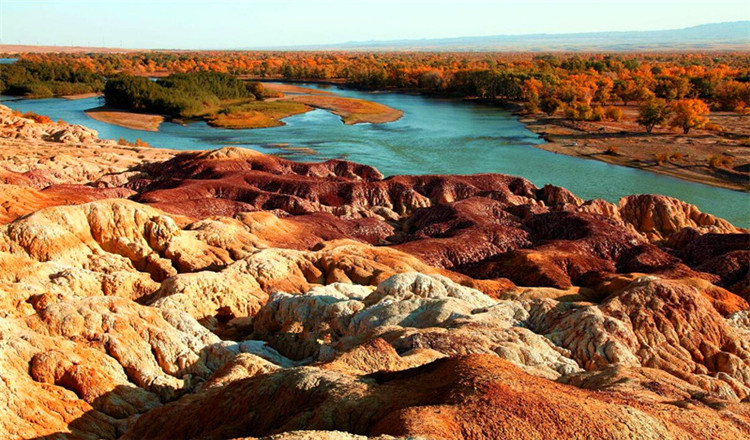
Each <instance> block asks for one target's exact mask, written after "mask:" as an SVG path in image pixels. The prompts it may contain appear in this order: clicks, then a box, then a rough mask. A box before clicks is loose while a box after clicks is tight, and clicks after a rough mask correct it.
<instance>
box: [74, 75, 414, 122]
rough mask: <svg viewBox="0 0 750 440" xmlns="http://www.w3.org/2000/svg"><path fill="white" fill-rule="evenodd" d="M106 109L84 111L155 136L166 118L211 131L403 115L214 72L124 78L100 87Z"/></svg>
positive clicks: (327, 94) (364, 102)
mask: <svg viewBox="0 0 750 440" xmlns="http://www.w3.org/2000/svg"><path fill="white" fill-rule="evenodd" d="M104 97H105V100H106V105H105V106H103V107H98V108H94V109H91V110H88V111H87V114H88V115H89V116H91V117H92V118H94V119H96V120H99V121H102V122H107V123H110V124H115V125H119V126H121V127H126V128H131V129H136V130H145V131H157V130H158V129H159V125H160V124H161V122H162V121H164V120H165V118H169V119H170V120H172V121H175V122H181V121H186V120H204V121H205V122H206V123H208V124H209V125H211V126H213V127H218V128H230V129H252V128H269V127H277V126H280V125H284V122H283V121H282V119H284V118H287V117H289V116H294V115H298V114H301V113H306V112H309V111H312V110H314V109H323V110H326V111H329V112H331V113H333V114H335V115H337V116H339V117H340V118H341V120H342V121H343V122H344V124H346V125H352V124H358V123H374V124H378V123H386V122H392V121H395V120H397V119H399V118H400V117H401V116H402V115H403V112H402V111H401V110H396V109H394V108H391V107H389V106H387V105H384V104H380V103H377V102H372V101H368V100H365V99H358V98H351V97H345V96H340V95H337V94H335V93H332V92H327V91H321V90H316V89H311V88H307V87H300V86H291V85H287V84H265V85H261V84H259V83H245V82H243V81H242V80H239V79H237V78H234V77H231V76H228V75H223V74H217V73H190V74H180V75H172V76H169V77H166V78H165V79H159V80H157V81H156V82H153V81H147V80H145V79H144V78H139V77H132V76H125V77H122V78H118V79H115V80H111V81H110V82H109V83H108V85H107V87H106V88H105V93H104Z"/></svg>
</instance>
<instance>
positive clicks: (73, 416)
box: [0, 107, 750, 440]
mask: <svg viewBox="0 0 750 440" xmlns="http://www.w3.org/2000/svg"><path fill="white" fill-rule="evenodd" d="M0 150H2V153H0V170H3V171H2V172H0V180H2V182H4V183H3V185H1V186H0V194H2V205H1V206H2V209H3V210H2V211H0V223H1V224H2V225H1V226H0V378H1V379H2V381H0V401H1V402H2V405H0V436H1V437H3V438H26V439H30V438H47V439H51V438H61V439H62V438H68V439H99V438H106V439H117V438H125V439H144V438H154V439H157V438H165V439H171V438H217V439H219V438H221V439H229V438H272V439H279V440H280V439H321V440H322V439H364V438H372V439H392V438H426V439H432V438H437V439H483V438H486V439H494V438H498V437H503V436H504V437H507V438H529V439H531V438H586V436H587V435H589V434H590V433H592V432H596V433H598V434H597V435H598V436H599V437H600V438H611V439H625V438H666V439H684V438H696V439H698V438H728V439H730V438H737V439H740V438H747V437H748V436H750V404H749V403H748V401H750V318H749V316H750V315H749V314H748V313H749V312H748V309H749V308H750V307H749V306H748V302H747V301H748V300H749V299H750V271H749V269H750V234H748V231H745V230H742V229H740V228H737V227H735V226H733V225H731V224H729V223H728V222H726V221H724V220H722V219H718V218H716V217H713V216H711V215H709V214H705V213H701V212H700V211H698V210H697V208H695V207H694V206H691V205H688V204H685V203H683V202H681V201H678V200H675V199H671V198H668V197H663V196H653V195H639V196H629V197H626V198H623V199H622V200H621V201H620V202H619V203H618V204H613V203H609V202H606V201H603V200H593V201H584V200H581V199H579V198H578V197H576V196H575V195H573V194H571V193H570V192H569V191H567V190H565V189H563V188H558V187H554V186H545V187H544V188H537V187H535V186H534V185H532V184H531V183H530V182H528V181H526V180H525V179H523V178H519V177H512V176H504V175H475V176H395V177H391V178H383V176H382V175H381V174H380V173H379V172H378V171H377V170H375V169H374V168H372V167H368V166H364V165H358V164H354V163H351V162H345V161H328V162H324V163H317V164H305V163H295V162H290V161H286V160H283V159H280V158H276V157H272V156H266V155H262V154H260V153H256V152H252V151H250V150H242V149H236V148H224V149H221V150H216V151H209V152H187V153H177V152H172V151H167V150H154V149H148V148H135V147H126V146H118V145H116V143H114V142H112V141H104V140H100V139H98V138H97V136H96V133H95V132H92V131H90V130H88V129H85V128H83V127H75V126H68V125H67V124H64V123H46V124H45V123H38V122H35V121H34V120H30V119H27V118H23V117H22V116H19V115H16V114H13V113H12V112H10V111H9V110H7V109H6V108H4V107H0Z"/></svg>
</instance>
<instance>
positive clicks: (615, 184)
mask: <svg viewBox="0 0 750 440" xmlns="http://www.w3.org/2000/svg"><path fill="white" fill-rule="evenodd" d="M305 85H306V86H308V87H313V88H326V89H327V90H330V91H333V92H336V93H338V94H340V95H343V96H349V97H354V98H363V99H367V100H371V101H376V102H380V103H383V104H385V105H388V106H391V107H393V108H396V109H399V110H402V111H403V112H404V115H403V117H402V118H401V119H399V120H398V121H395V122H391V123H387V124H358V125H354V126H347V125H344V124H343V123H342V122H341V121H340V119H339V118H338V116H335V115H333V114H331V113H329V112H327V111H324V110H314V111H311V112H308V113H305V114H301V115H296V116H292V117H289V118H287V119H285V120H284V122H286V125H285V126H282V127H274V128H265V129H255V130H227V129H218V128H212V127H209V126H208V125H206V124H205V123H203V122H198V123H191V124H188V125H184V126H183V125H178V124H173V123H164V124H162V127H161V130H160V131H159V132H147V131H138V130H131V129H127V128H122V127H118V126H115V125H110V124H106V123H103V122H99V121H96V120H94V119H92V118H90V117H88V116H87V115H86V114H85V113H84V111H85V110H87V109H90V108H94V107H98V106H99V105H101V104H102V99H101V98H87V99H80V100H73V101H70V100H66V99H39V100H26V99H20V100H18V99H11V98H8V97H5V98H3V104H5V105H7V106H9V107H11V108H14V109H17V110H20V111H23V112H26V111H33V112H35V113H38V114H42V115H47V116H49V117H51V118H53V119H63V120H65V121H67V122H69V123H74V124H83V125H86V126H88V127H91V128H93V129H95V130H97V131H98V132H99V135H100V137H102V138H113V139H117V138H120V137H122V138H125V139H128V140H130V141H134V140H135V139H136V138H141V139H143V140H144V141H147V142H148V143H149V144H150V145H152V146H154V147H162V148H173V149H180V150H199V149H200V150H203V149H209V148H219V147H222V146H226V145H232V146H238V147H244V148H251V149H254V150H258V151H261V152H264V153H271V154H278V155H281V156H284V157H287V158H289V159H293V160H300V161H321V160H325V159H330V158H340V159H347V160H352V161H355V162H360V163H364V164H368V165H373V166H375V167H377V168H378V169H379V170H380V171H381V172H383V173H384V174H386V175H394V174H472V173H505V174H513V175H518V176H523V177H525V178H527V179H529V180H531V181H532V182H533V183H534V184H536V185H537V186H542V185H544V184H547V183H551V184H554V185H559V186H563V187H565V188H567V189H569V190H571V191H573V192H574V193H575V194H576V195H578V196H579V197H582V198H584V199H592V198H603V199H605V200H609V201H611V202H617V200H619V198H620V197H622V196H624V195H627V194H641V193H652V194H664V195H668V196H672V197H676V198H678V199H681V200H684V201H686V202H689V203H692V204H695V205H697V206H698V207H699V208H700V209H701V210H702V211H704V212H708V213H711V214H714V215H717V216H720V217H723V218H725V219H727V220H729V221H731V222H732V223H734V224H736V225H738V226H742V227H750V194H747V193H741V192H738V191H731V190H726V189H721V188H714V187H711V186H708V185H703V184H699V183H692V182H686V181H682V180H679V179H676V178H672V177H667V176H661V175H657V174H652V173H649V172H646V171H642V170H638V169H634V168H627V167H621V166H616V165H609V164H606V163H603V162H599V161H595V160H588V159H581V158H575V157H570V156H565V155H561V154H555V153H551V152H548V151H544V150H541V149H538V148H534V147H533V145H535V144H539V143H542V142H543V141H542V140H541V139H540V138H539V137H538V136H537V135H536V134H534V133H532V132H531V131H529V130H528V129H526V127H525V126H524V125H523V124H522V123H520V122H519V121H518V119H517V118H516V117H514V116H513V115H512V114H511V113H510V112H508V111H507V110H504V109H501V108H498V107H496V106H491V105H484V104H478V103H472V102H464V101H460V100H453V99H436V98H430V97H424V96H419V95H409V94H402V93H371V92H364V91H357V90H350V89H345V88H341V87H338V86H326V85H315V84H305Z"/></svg>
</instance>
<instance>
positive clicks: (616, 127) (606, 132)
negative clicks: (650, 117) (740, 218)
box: [521, 106, 750, 192]
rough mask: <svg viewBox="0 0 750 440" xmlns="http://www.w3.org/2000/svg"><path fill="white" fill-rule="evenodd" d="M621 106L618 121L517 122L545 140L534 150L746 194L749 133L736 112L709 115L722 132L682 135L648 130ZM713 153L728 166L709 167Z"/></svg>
mask: <svg viewBox="0 0 750 440" xmlns="http://www.w3.org/2000/svg"><path fill="white" fill-rule="evenodd" d="M622 108H623V110H624V111H623V113H624V118H623V120H622V121H619V122H612V121H602V122H590V121H569V120H565V119H563V118H560V117H557V116H553V117H547V116H546V115H544V114H537V115H524V116H523V117H522V118H521V122H523V123H524V124H526V126H527V128H529V130H531V131H533V132H535V133H537V134H539V135H540V136H542V137H543V138H544V139H545V140H546V141H547V142H546V143H543V144H539V145H535V147H537V148H541V149H544V150H547V151H551V152H554V153H559V154H566V155H568V156H574V157H580V158H585V159H594V160H600V161H602V162H607V163H610V164H614V165H621V166H627V167H631V168H638V169H642V170H646V171H650V172H653V173H658V174H663V175H668V176H672V177H676V178H679V179H683V180H688V181H691V182H698V183H703V184H706V185H711V186H716V187H720V188H727V189H732V190H738V191H745V192H750V146H747V145H743V143H742V140H743V139H747V138H748V136H750V127H748V125H750V124H747V123H744V122H743V121H742V120H741V118H740V117H739V116H738V115H736V114H732V113H716V114H711V115H710V118H711V121H712V122H713V123H716V124H718V125H720V126H721V127H723V129H724V131H723V132H717V131H709V130H692V131H691V132H690V134H688V135H684V134H683V133H682V131H677V130H672V129H668V128H656V129H654V131H653V133H651V134H649V133H646V132H645V130H644V129H643V127H641V126H639V125H637V124H636V123H635V122H634V121H635V117H636V111H637V110H636V108H635V107H634V106H630V107H622ZM715 156H718V157H722V158H726V160H727V163H728V165H724V166H722V167H717V168H714V167H711V166H710V165H709V161H710V160H711V158H712V157H715Z"/></svg>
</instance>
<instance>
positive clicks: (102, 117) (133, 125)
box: [86, 107, 164, 131]
mask: <svg viewBox="0 0 750 440" xmlns="http://www.w3.org/2000/svg"><path fill="white" fill-rule="evenodd" d="M86 114H87V115H89V116H90V117H92V118H94V119H96V120H97V121H100V122H106V123H108V124H114V125H119V126H120V127H125V128H130V129H133V130H143V131H159V126H160V125H161V123H162V122H164V116H161V115H153V114H147V113H132V112H128V111H122V110H117V109H113V108H110V107H98V108H93V109H91V110H86Z"/></svg>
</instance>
